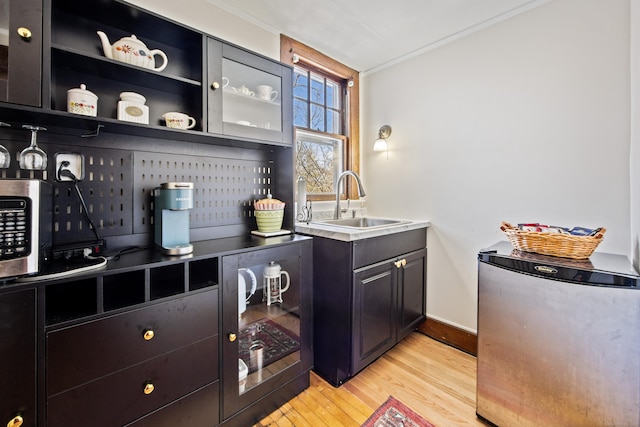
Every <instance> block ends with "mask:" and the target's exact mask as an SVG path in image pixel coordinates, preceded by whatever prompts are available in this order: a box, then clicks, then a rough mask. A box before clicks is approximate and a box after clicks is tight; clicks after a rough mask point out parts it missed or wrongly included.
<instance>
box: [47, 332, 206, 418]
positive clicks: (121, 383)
mask: <svg viewBox="0 0 640 427" xmlns="http://www.w3.org/2000/svg"><path fill="white" fill-rule="evenodd" d="M217 378H218V337H210V338H207V339H205V340H202V341H199V342H197V343H195V344H192V345H189V346H187V347H184V348H181V349H179V350H176V351H173V352H171V353H168V354H164V355H162V356H159V357H156V358H154V359H151V360H149V361H146V362H143V363H141V364H138V365H135V366H132V367H130V368H128V369H124V370H122V371H119V372H116V373H114V374H111V375H108V376H106V377H104V378H101V379H99V380H96V381H93V382H90V383H87V384H84V385H82V386H80V387H77V388H74V389H72V390H68V391H66V392H64V393H61V394H58V395H56V396H53V397H51V398H49V399H47V426H48V427H58V426H60V427H67V426H70V425H74V426H121V425H124V424H126V423H128V422H131V421H133V420H135V419H137V418H139V417H141V416H143V415H145V414H147V413H149V412H152V411H154V410H156V409H158V408H160V407H162V406H164V405H167V404H169V403H171V402H172V401H174V400H176V399H178V398H180V397H181V396H184V395H186V394H188V393H190V392H192V391H194V390H196V389H198V388H201V387H203V386H205V385H207V384H209V383H211V382H213V381H215V380H216V379H217ZM148 384H152V385H153V387H154V389H153V391H152V392H151V393H149V394H146V393H145V386H146V385H148Z"/></svg>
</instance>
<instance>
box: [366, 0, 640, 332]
mask: <svg viewBox="0 0 640 427" xmlns="http://www.w3.org/2000/svg"><path fill="white" fill-rule="evenodd" d="M634 1H636V0H634ZM629 7H630V6H629V0H611V1H602V0H553V1H551V2H549V3H546V4H544V5H542V6H540V7H538V8H535V9H532V10H530V11H528V12H525V13H523V14H521V15H518V16H516V17H514V18H512V19H509V20H507V21H503V22H500V23H498V24H496V25H494V26H492V27H489V28H486V29H484V30H482V31H480V32H476V33H474V34H472V35H470V36H468V37H466V38H463V39H460V40H457V41H455V42H453V43H451V44H448V45H445V46H443V47H440V48H437V49H434V50H432V51H429V52H426V53H425V54H423V55H421V56H418V57H415V58H412V59H410V60H408V61H406V62H404V63H400V64H397V65H394V66H392V67H390V68H387V69H383V70H380V71H377V72H375V73H372V74H369V75H365V76H364V78H363V79H362V102H361V105H362V111H361V117H362V125H361V126H362V133H363V134H362V141H361V147H362V153H361V157H362V159H363V160H362V161H363V178H364V183H365V186H366V188H367V196H368V197H367V207H368V210H369V213H371V214H374V215H384V216H401V217H410V218H423V219H428V220H431V221H432V224H433V226H432V228H431V229H430V230H429V236H428V239H429V241H428V249H429V253H428V293H427V311H428V314H429V316H431V317H435V318H438V319H440V320H442V321H444V322H447V323H450V324H452V325H456V326H459V327H462V328H464V329H468V330H471V331H475V330H476V293H477V264H476V254H477V252H478V250H479V249H481V248H483V247H486V246H489V245H491V244H493V243H495V242H496V241H498V240H504V238H503V236H502V233H501V232H500V231H499V230H498V225H499V224H500V222H501V221H502V220H506V221H509V222H512V223H517V222H533V221H536V222H542V223H549V224H554V225H564V226H578V225H579V226H586V227H598V226H603V227H606V228H607V233H606V236H605V239H604V242H603V243H602V244H601V245H600V247H599V250H601V251H606V252H614V253H622V254H625V255H629V254H630V238H629V236H630V218H629V217H630V197H629V194H630V172H629V169H630V168H629V163H630V162H629V156H630V76H629V68H630V58H629V43H630V42H629V39H630V38H629V31H630V29H629V13H630V12H629ZM383 124H389V125H391V126H392V128H393V134H392V135H391V138H390V140H389V141H390V142H389V145H390V151H389V158H388V160H387V159H386V156H385V154H384V153H374V152H372V151H371V145H372V144H373V141H374V139H375V136H376V134H377V130H378V128H379V127H380V126H381V125H383ZM637 157H638V155H636V158H637ZM636 181H637V179H636Z"/></svg>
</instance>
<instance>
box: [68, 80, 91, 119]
mask: <svg viewBox="0 0 640 427" xmlns="http://www.w3.org/2000/svg"><path fill="white" fill-rule="evenodd" d="M67 111H68V112H70V113H73V114H81V115H83V116H92V117H95V116H97V115H98V97H97V96H96V94H95V93H93V92H91V91H89V90H87V86H86V85H85V84H81V85H80V88H73V89H69V90H68V91H67Z"/></svg>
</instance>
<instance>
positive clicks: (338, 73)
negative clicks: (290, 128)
mask: <svg viewBox="0 0 640 427" xmlns="http://www.w3.org/2000/svg"><path fill="white" fill-rule="evenodd" d="M294 57H295V58H296V61H294ZM280 61H281V62H283V63H285V64H288V65H291V66H294V65H295V63H296V62H300V63H301V65H303V66H304V67H305V68H309V69H310V70H313V71H316V72H318V73H320V74H325V75H327V76H329V77H332V78H333V79H336V80H341V81H345V82H347V84H346V85H345V86H346V89H347V91H346V96H345V97H344V99H343V102H345V111H346V114H347V117H346V118H345V126H344V135H343V136H344V137H346V142H345V150H344V151H345V153H344V156H345V159H344V168H345V170H352V171H354V172H356V173H357V174H360V75H359V73H358V71H356V70H354V69H352V68H350V67H347V66H346V65H344V64H341V63H340V62H338V61H336V60H334V59H333V58H330V57H328V56H326V55H324V54H323V53H321V52H318V51H317V50H315V49H313V48H311V47H309V46H307V45H305V44H303V43H300V42H298V41H296V40H294V39H292V38H290V37H288V36H285V35H284V34H281V35H280ZM304 130H305V131H307V129H306V128H305V129H304ZM294 135H295V133H294ZM351 181H352V180H345V182H344V184H343V188H345V193H342V194H340V198H342V199H345V198H349V199H357V198H358V192H357V189H356V187H355V185H354V184H353V183H352V182H351ZM332 199H335V195H333V196H329V195H324V196H315V197H310V200H332Z"/></svg>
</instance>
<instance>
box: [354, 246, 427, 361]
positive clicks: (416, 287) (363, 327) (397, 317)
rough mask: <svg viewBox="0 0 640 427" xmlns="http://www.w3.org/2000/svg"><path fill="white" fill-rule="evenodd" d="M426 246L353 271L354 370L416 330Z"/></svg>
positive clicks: (421, 316) (422, 305)
mask: <svg viewBox="0 0 640 427" xmlns="http://www.w3.org/2000/svg"><path fill="white" fill-rule="evenodd" d="M426 253H427V251H426V249H422V250H419V251H415V252H411V253H409V254H401V255H399V256H398V257H395V258H393V259H389V260H385V261H383V262H381V263H379V264H375V265H372V266H368V267H365V268H362V269H358V270H355V271H354V274H353V319H352V320H353V331H352V337H353V338H352V343H353V356H352V357H353V359H352V362H351V364H352V367H353V372H354V373H355V372H359V371H361V370H362V369H363V368H364V367H366V366H367V365H369V364H370V363H371V362H373V361H374V360H375V359H377V358H378V357H380V356H381V355H382V354H384V353H385V352H386V351H387V350H389V349H390V348H391V347H393V346H394V345H395V344H396V343H397V342H398V341H400V340H401V339H402V338H404V337H405V336H407V335H408V334H409V333H410V332H411V331H413V330H414V329H416V327H417V326H418V324H419V323H420V322H421V321H422V320H423V319H424V316H425V302H426V295H425V283H426V276H425V274H426V265H425V264H426Z"/></svg>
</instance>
